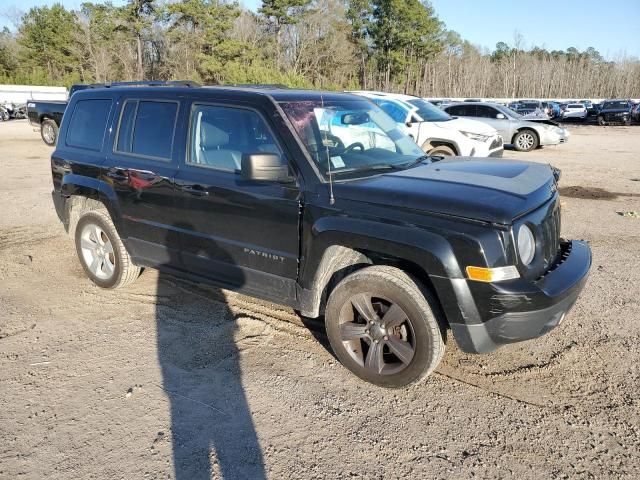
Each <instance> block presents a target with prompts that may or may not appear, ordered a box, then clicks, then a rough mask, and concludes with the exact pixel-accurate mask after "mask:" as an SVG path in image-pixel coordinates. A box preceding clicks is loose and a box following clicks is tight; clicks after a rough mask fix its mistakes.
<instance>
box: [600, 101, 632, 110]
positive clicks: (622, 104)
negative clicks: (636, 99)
mask: <svg viewBox="0 0 640 480" xmlns="http://www.w3.org/2000/svg"><path fill="white" fill-rule="evenodd" d="M628 107H629V104H628V103H627V102H625V101H619V102H605V103H604V105H603V106H602V108H603V109H607V108H628Z"/></svg>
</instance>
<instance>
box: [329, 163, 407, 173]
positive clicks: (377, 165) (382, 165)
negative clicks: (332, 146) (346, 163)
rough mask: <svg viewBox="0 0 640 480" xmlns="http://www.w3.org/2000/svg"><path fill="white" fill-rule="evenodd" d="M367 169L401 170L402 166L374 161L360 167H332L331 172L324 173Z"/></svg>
mask: <svg viewBox="0 0 640 480" xmlns="http://www.w3.org/2000/svg"><path fill="white" fill-rule="evenodd" d="M367 170H401V168H400V166H399V165H395V164H393V163H374V164H372V165H360V166H359V167H350V168H339V169H336V170H333V169H332V170H331V172H329V171H328V170H327V171H326V172H324V173H325V175H329V173H331V174H333V175H335V174H337V173H353V172H364V171H367Z"/></svg>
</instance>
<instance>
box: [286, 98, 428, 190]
mask: <svg viewBox="0 0 640 480" xmlns="http://www.w3.org/2000/svg"><path fill="white" fill-rule="evenodd" d="M280 106H281V107H282V109H283V110H284V112H285V114H286V115H287V117H288V118H289V120H290V121H291V123H292V124H293V127H294V128H295V130H296V132H297V133H298V135H299V136H300V139H301V140H302V142H303V143H304V144H305V146H306V147H307V150H308V151H309V154H310V155H311V158H312V159H313V160H314V161H315V162H316V164H317V166H318V169H319V170H320V172H321V173H322V175H323V176H324V178H325V179H327V178H328V175H329V171H331V173H332V174H334V175H340V176H341V177H347V176H348V174H351V175H355V174H356V173H355V172H356V171H357V173H358V176H362V173H365V172H368V173H376V172H378V171H380V170H384V169H395V168H403V166H405V165H410V164H412V163H414V162H415V161H416V160H417V159H419V158H420V157H422V156H423V155H424V152H423V151H422V150H421V149H420V148H419V147H418V146H417V145H416V144H415V143H414V142H413V140H411V138H410V137H408V136H407V135H406V134H405V133H404V132H403V131H401V130H400V129H399V128H398V127H397V124H396V122H394V121H393V119H391V118H390V117H389V116H388V115H387V114H386V113H384V112H383V111H382V110H381V109H380V108H378V107H377V106H376V105H374V104H373V103H371V102H369V101H367V100H364V99H363V100H350V99H347V100H341V101H327V102H322V101H321V100H305V101H298V102H285V103H281V104H280Z"/></svg>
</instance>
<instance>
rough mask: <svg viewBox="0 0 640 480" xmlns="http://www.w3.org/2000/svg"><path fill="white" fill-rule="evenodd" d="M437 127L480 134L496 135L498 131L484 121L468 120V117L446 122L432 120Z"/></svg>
mask: <svg viewBox="0 0 640 480" xmlns="http://www.w3.org/2000/svg"><path fill="white" fill-rule="evenodd" d="M433 123H434V124H436V125H437V126H439V127H442V128H445V129H447V130H457V131H463V132H471V133H478V134H480V135H489V136H492V135H496V134H497V133H498V132H497V131H496V129H495V128H493V127H492V126H490V125H487V124H486V123H483V122H479V121H477V120H470V119H468V118H457V117H456V118H453V119H452V120H448V121H446V122H433Z"/></svg>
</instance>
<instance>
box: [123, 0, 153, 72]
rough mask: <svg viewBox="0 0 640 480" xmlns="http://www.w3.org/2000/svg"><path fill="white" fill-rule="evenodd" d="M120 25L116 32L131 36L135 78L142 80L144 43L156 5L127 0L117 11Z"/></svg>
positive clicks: (150, 2)
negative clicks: (133, 42)
mask: <svg viewBox="0 0 640 480" xmlns="http://www.w3.org/2000/svg"><path fill="white" fill-rule="evenodd" d="M118 13H119V17H120V23H119V25H118V27H117V30H120V31H122V32H126V33H128V34H129V35H131V36H132V37H133V39H134V41H135V46H136V76H137V79H138V80H144V76H145V72H144V42H145V36H146V35H148V34H149V31H150V30H151V28H152V25H153V21H154V15H155V13H156V5H155V1H154V0H129V2H128V3H127V4H126V5H124V6H122V7H120V8H119V10H118Z"/></svg>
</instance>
